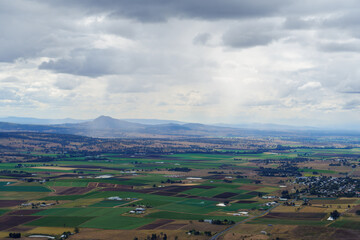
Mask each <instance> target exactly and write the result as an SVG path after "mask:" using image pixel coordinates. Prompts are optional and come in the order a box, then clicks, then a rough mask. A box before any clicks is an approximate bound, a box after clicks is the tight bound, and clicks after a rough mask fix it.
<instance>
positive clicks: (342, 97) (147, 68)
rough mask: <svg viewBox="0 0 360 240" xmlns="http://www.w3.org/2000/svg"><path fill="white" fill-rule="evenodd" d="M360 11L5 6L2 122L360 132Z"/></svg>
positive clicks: (328, 4)
mask: <svg viewBox="0 0 360 240" xmlns="http://www.w3.org/2000/svg"><path fill="white" fill-rule="evenodd" d="M359 10H360V3H358V2H357V1H353V0H344V1H341V4H340V3H339V2H338V1H332V0H330V1H328V0H327V1H325V0H324V1H323V0H320V1H316V2H314V1H309V0H305V1H288V0H275V1H263V0H254V1H245V0H244V1H242V0H241V1H239V0H225V1H218V0H206V1H205V0H200V1H192V0H184V1H175V0H174V1H172V0H170V1H169V0H152V1H148V0H140V1H133V0H116V1H115V0H104V1H95V0H84V1H70V0H64V1H37V0H30V1H25V0H14V1H2V2H0V26H1V30H2V31H1V32H0V111H1V112H2V115H3V116H8V115H18V116H33V117H47V118H52V117H53V118H58V117H73V118H84V119H88V118H92V117H96V116H98V115H102V114H105V115H111V116H114V117H118V118H165V119H178V120H184V121H197V122H208V123H209V122H229V123H242V122H252V121H256V122H274V123H280V124H281V123H284V124H305V125H316V126H330V125H342V126H345V125H347V124H353V123H356V121H355V120H356V119H357V118H358V117H360V116H359V115H360V114H359V111H358V109H359V106H360V105H359V103H360V94H359V92H360V81H359V77H360V70H359V69H358V63H359V61H360V48H359V46H360V34H359V32H360V31H359V30H360V17H359V14H358V12H359Z"/></svg>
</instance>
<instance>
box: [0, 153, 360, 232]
mask: <svg viewBox="0 0 360 240" xmlns="http://www.w3.org/2000/svg"><path fill="white" fill-rule="evenodd" d="M271 151H272V150H267V152H264V153H251V154H249V152H248V151H244V152H236V151H232V152H231V151H230V152H229V151H217V152H216V153H212V154H203V153H191V154H190V153H186V154H180V153H179V154H150V155H142V156H134V155H130V156H129V155H126V154H121V153H101V154H97V155H93V156H86V157H81V156H76V157H74V156H72V155H69V154H59V155H56V154H55V155H54V156H53V157H54V159H52V161H50V162H47V161H46V162H41V161H37V162H31V163H27V162H22V163H14V162H3V163H0V171H1V172H2V173H4V174H3V175H2V176H1V178H0V223H1V224H0V225H1V228H0V236H7V235H8V234H9V233H10V232H16V231H18V232H21V234H22V236H23V237H25V238H26V237H29V236H31V235H33V234H34V233H36V234H44V235H47V236H52V237H55V238H61V235H62V232H63V231H70V232H72V233H76V234H74V235H70V236H69V238H70V239H88V238H89V236H90V235H91V234H93V235H94V236H99V234H101V233H102V234H104V236H103V237H99V239H103V238H104V239H111V237H114V236H115V235H116V234H118V235H119V236H120V235H121V236H126V238H121V239H136V238H137V239H146V238H147V237H148V236H152V234H156V235H159V236H160V235H161V234H163V235H162V236H164V234H166V237H167V238H168V239H210V238H212V237H216V238H217V239H220V238H224V239H232V238H231V236H237V237H239V238H240V236H242V237H245V236H253V237H254V239H257V238H256V236H258V237H259V233H260V236H262V238H259V239H273V238H276V237H279V238H280V239H281V237H283V236H285V235H284V234H283V233H279V232H277V231H278V229H279V227H280V228H284V227H287V228H288V231H289V232H292V231H293V230H291V229H293V227H294V226H297V227H299V228H300V227H301V228H303V229H307V228H309V229H310V226H316V227H318V228H320V229H328V230H326V231H332V232H334V233H335V232H337V231H339V229H340V230H342V231H356V230H357V226H358V224H359V217H358V215H357V213H358V211H357V210H358V209H359V204H360V199H359V196H358V195H356V194H355V195H353V196H347V195H332V196H321V195H320V194H321V190H319V189H317V191H319V193H318V195H314V194H312V192H311V191H312V190H311V189H309V186H308V185H307V184H308V183H307V181H308V179H311V181H312V184H313V185H314V184H316V181H330V180H329V179H330V178H331V177H335V178H339V177H340V178H339V179H342V178H341V177H342V174H341V173H342V172H343V171H348V172H355V171H352V169H353V168H354V167H353V166H354V165H358V160H357V159H355V158H354V157H353V156H354V155H356V156H359V158H360V150H358V149H349V150H342V151H341V152H340V154H341V156H343V155H346V154H348V152H351V155H350V156H351V158H348V159H346V164H345V165H344V164H342V165H341V166H340V167H341V168H340V167H339V166H338V163H337V162H338V160H336V159H337V158H338V155H336V154H338V153H339V151H338V150H336V149H328V151H327V152H325V151H323V150H318V149H307V150H304V149H301V148H300V149H299V148H294V149H290V150H287V151H281V152H279V151H274V150H273V153H274V154H269V152H271ZM275 153H276V154H275ZM30 154H35V153H30ZM36 154H39V152H37V153H36ZM305 155H306V158H303V156H305ZM324 158H327V159H326V160H324ZM289 162H292V163H293V164H294V165H297V166H298V167H297V168H296V169H291V172H290V170H289V169H286V166H287V165H286V164H288V163H289ZM331 165H333V166H331ZM280 167H283V169H284V171H283V172H287V175H278V173H279V172H281V171H282V170H281V171H280V170H278V169H279V168H280ZM284 167H285V168H284ZM276 171H277V172H276ZM269 173H270V174H273V175H271V176H269ZM350 176H351V175H349V177H350ZM299 179H300V180H299ZM351 179H355V180H351V181H352V182H349V181H350V180H342V181H346V184H349V186H350V185H351V186H354V187H355V188H354V189H355V190H354V191H356V189H357V188H358V187H359V184H358V182H357V183H356V179H357V177H356V176H354V177H353V178H351ZM354 181H355V182H354ZM348 182H349V183H348ZM357 191H358V190H357ZM339 194H340V193H339ZM335 210H336V211H337V212H339V214H340V215H339V216H340V217H339V218H338V219H337V220H336V221H334V222H331V221H328V220H327V219H328V218H329V216H330V215H331V214H332V212H334V211H335ZM94 229H96V233H95V232H94ZM242 229H247V232H246V233H244V232H243V230H242ZM224 230H225V232H223V231H224ZM309 231H310V230H309ZM220 232H223V234H221V235H219V237H217V234H218V233H220ZM261 232H266V234H264V233H261ZM269 233H270V235H269ZM289 234H290V233H289ZM274 236H275V237H274ZM107 237H108V238H107ZM29 239H30V238H29ZM294 239H295V238H294Z"/></svg>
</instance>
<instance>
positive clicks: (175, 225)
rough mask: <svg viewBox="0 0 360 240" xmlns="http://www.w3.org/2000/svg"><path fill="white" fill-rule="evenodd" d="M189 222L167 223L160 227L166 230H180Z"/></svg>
mask: <svg viewBox="0 0 360 240" xmlns="http://www.w3.org/2000/svg"><path fill="white" fill-rule="evenodd" d="M186 225H187V224H184V223H171V224H167V225H165V226H161V227H160V228H159V229H164V230H178V229H180V228H182V227H184V226H186Z"/></svg>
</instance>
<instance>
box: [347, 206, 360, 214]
mask: <svg viewBox="0 0 360 240" xmlns="http://www.w3.org/2000/svg"><path fill="white" fill-rule="evenodd" d="M357 210H360V205H357V206H355V207H353V208H352V209H351V210H350V211H349V213H356V211H357Z"/></svg>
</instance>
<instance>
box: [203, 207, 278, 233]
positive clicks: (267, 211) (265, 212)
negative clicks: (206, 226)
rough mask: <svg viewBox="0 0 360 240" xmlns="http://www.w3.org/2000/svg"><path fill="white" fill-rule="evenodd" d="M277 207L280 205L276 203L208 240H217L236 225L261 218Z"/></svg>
mask: <svg viewBox="0 0 360 240" xmlns="http://www.w3.org/2000/svg"><path fill="white" fill-rule="evenodd" d="M279 205H280V203H278V204H276V205H275V206H273V207H271V208H269V209H268V210H266V211H264V212H262V213H260V214H259V215H256V216H252V217H250V218H247V219H244V220H242V221H240V222H238V223H236V224H234V225H232V226H231V227H229V228H227V229H225V230H223V231H221V232H219V233H217V234H215V235H214V236H212V237H211V238H210V239H209V240H217V239H219V237H220V236H221V235H223V234H224V233H226V232H227V231H229V230H230V229H232V228H234V227H236V226H237V225H240V224H242V223H244V222H247V221H249V220H252V219H254V218H258V217H261V216H263V215H265V214H267V213H269V212H270V211H271V210H273V209H274V208H276V207H277V206H279Z"/></svg>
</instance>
